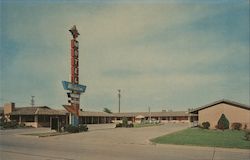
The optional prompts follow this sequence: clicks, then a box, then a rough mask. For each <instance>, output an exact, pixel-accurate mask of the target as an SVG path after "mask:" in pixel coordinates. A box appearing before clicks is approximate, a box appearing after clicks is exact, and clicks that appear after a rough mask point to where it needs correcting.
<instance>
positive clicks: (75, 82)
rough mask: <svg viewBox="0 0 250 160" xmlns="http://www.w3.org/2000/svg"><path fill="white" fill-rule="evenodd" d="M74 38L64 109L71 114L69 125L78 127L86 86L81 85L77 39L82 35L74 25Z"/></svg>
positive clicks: (64, 83)
mask: <svg viewBox="0 0 250 160" xmlns="http://www.w3.org/2000/svg"><path fill="white" fill-rule="evenodd" d="M69 31H70V32H71V34H72V36H73V39H71V82H67V81H62V84H63V88H64V89H65V90H68V91H69V92H68V93H67V96H68V98H69V99H68V103H69V104H68V105H63V107H64V108H65V109H66V110H67V111H68V112H69V113H70V116H69V118H70V120H69V124H71V125H73V126H78V124H79V110H80V95H81V93H84V92H85V90H86V86H84V85H81V84H79V51H78V49H79V42H78V41H77V37H78V36H79V35H80V34H79V32H78V30H77V29H76V26H75V25H74V26H73V27H72V28H71V29H70V30H69Z"/></svg>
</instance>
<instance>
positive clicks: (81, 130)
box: [78, 124, 89, 132]
mask: <svg viewBox="0 0 250 160" xmlns="http://www.w3.org/2000/svg"><path fill="white" fill-rule="evenodd" d="M78 128H79V132H87V131H88V129H89V128H88V127H87V125H86V124H80V125H79V126H78Z"/></svg>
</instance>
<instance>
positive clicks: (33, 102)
mask: <svg viewBox="0 0 250 160" xmlns="http://www.w3.org/2000/svg"><path fill="white" fill-rule="evenodd" d="M34 97H35V96H31V102H30V104H31V106H32V107H34V105H35V100H34Z"/></svg>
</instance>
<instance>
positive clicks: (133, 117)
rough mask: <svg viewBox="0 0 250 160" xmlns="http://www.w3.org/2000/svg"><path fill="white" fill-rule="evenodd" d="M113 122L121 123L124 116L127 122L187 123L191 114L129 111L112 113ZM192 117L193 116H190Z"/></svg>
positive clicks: (184, 112)
mask: <svg viewBox="0 0 250 160" xmlns="http://www.w3.org/2000/svg"><path fill="white" fill-rule="evenodd" d="M113 115H114V117H115V118H114V120H113V121H114V123H121V122H122V119H123V118H124V117H126V118H127V119H128V122H129V123H143V122H149V121H151V122H157V123H169V122H173V123H178V122H182V123H188V122H190V120H191V116H193V115H192V114H190V113H188V112H187V111H168V112H167V111H166V110H163V111H162V112H130V113H113ZM192 119H193V118H192Z"/></svg>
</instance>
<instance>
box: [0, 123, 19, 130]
mask: <svg viewBox="0 0 250 160" xmlns="http://www.w3.org/2000/svg"><path fill="white" fill-rule="evenodd" d="M2 126H3V128H4V129H8V128H10V129H14V128H17V127H18V123H17V122H16V121H10V122H4V123H3V125H2Z"/></svg>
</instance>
